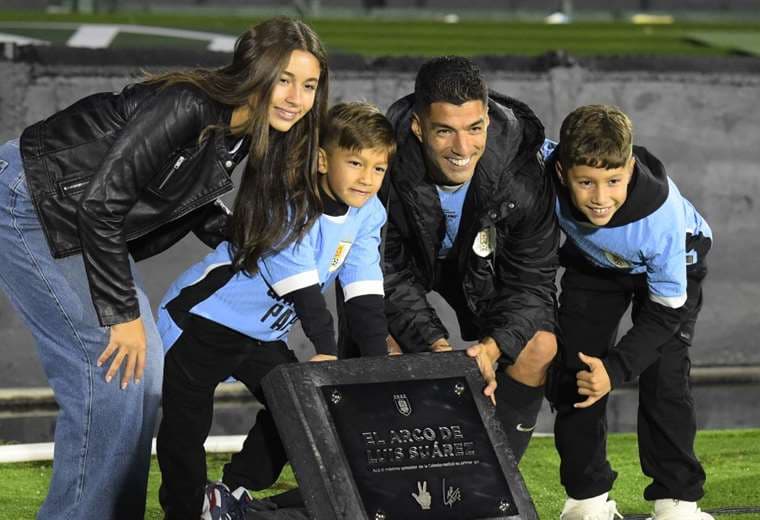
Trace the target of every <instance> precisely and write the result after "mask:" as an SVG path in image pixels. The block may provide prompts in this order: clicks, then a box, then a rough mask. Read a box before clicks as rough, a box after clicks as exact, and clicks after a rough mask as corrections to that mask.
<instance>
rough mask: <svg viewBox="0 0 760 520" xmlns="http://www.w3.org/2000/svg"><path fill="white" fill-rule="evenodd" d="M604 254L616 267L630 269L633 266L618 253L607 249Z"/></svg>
mask: <svg viewBox="0 0 760 520" xmlns="http://www.w3.org/2000/svg"><path fill="white" fill-rule="evenodd" d="M604 256H605V258H607V260H609V261H610V262H611V263H612V265H614V266H615V267H619V268H620V269H630V268H631V267H633V266H632V265H631V264H629V263H628V262H626V261H625V259H623V258H622V257H620V256H618V255H616V254H615V253H611V252H609V251H605V252H604Z"/></svg>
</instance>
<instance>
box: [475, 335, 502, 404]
mask: <svg viewBox="0 0 760 520" xmlns="http://www.w3.org/2000/svg"><path fill="white" fill-rule="evenodd" d="M467 355H468V356H470V357H471V358H475V361H477V363H478V368H479V369H480V373H481V374H482V375H483V379H484V380H485V382H486V387H485V388H484V389H483V395H485V396H486V397H488V398H489V399H491V402H492V403H493V404H494V406H496V394H495V392H496V371H495V370H494V364H495V363H496V361H498V359H499V358H500V357H501V350H500V349H499V345H497V344H496V341H494V339H493V338H488V337H486V338H483V339H482V340H480V343H475V344H474V345H472V346H470V347H469V348H468V349H467Z"/></svg>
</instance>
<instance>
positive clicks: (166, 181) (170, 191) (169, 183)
mask: <svg viewBox="0 0 760 520" xmlns="http://www.w3.org/2000/svg"><path fill="white" fill-rule="evenodd" d="M202 155H203V154H199V153H198V148H197V147H192V148H185V149H183V150H180V151H179V152H178V153H176V154H175V155H174V156H173V157H172V159H171V160H170V161H168V162H167V164H166V166H165V167H164V169H163V170H162V171H161V173H160V174H159V175H157V176H156V177H155V178H154V179H153V180H152V181H151V182H150V184H148V191H150V192H151V193H153V194H154V195H156V196H158V197H160V198H162V199H167V198H173V197H174V196H175V195H176V194H177V193H178V192H182V191H183V190H182V188H183V184H184V183H185V180H184V179H183V177H184V176H185V174H186V173H187V172H188V171H190V170H191V169H192V165H193V163H195V162H197V159H198V158H199V157H201V156H202Z"/></svg>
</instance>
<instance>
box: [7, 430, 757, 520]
mask: <svg viewBox="0 0 760 520" xmlns="http://www.w3.org/2000/svg"><path fill="white" fill-rule="evenodd" d="M609 453H610V460H611V462H612V465H613V467H614V468H615V469H616V470H617V471H618V472H619V474H620V476H619V477H618V480H617V482H616V485H615V489H614V490H613V494H612V498H614V499H615V500H617V502H618V506H619V509H620V511H621V512H622V513H624V514H628V515H632V514H637V513H638V514H641V513H647V512H649V507H650V506H649V504H648V503H647V502H645V501H644V499H643V498H642V497H641V492H642V490H643V489H644V487H645V486H646V484H647V479H645V477H644V476H643V475H641V470H640V469H639V463H638V456H637V452H636V437H635V436H634V435H630V434H616V435H611V436H610V441H609ZM697 454H698V455H699V457H700V459H701V460H702V462H703V464H704V466H705V470H706V472H707V485H706V495H705V498H704V500H703V501H702V502H701V506H702V508H703V509H706V510H710V509H716V508H727V507H741V506H744V507H748V506H755V507H760V484H758V481H759V480H760V430H732V431H704V432H700V433H699V435H698V437H697ZM208 462H209V476H210V477H212V478H218V477H219V476H220V475H221V468H222V465H223V463H224V462H225V457H223V456H221V455H210V456H209V458H208ZM558 464H559V461H558V458H557V455H556V452H555V450H554V444H553V439H550V438H537V439H534V440H533V442H532V443H531V446H530V448H529V449H528V452H527V453H526V455H525V458H524V459H523V461H522V464H521V465H520V468H521V471H522V473H523V476H524V477H525V481H526V483H527V485H528V489H529V491H530V493H531V495H532V497H533V501H534V502H535V504H536V507H537V509H538V513H539V516H540V518H542V519H556V518H559V513H560V509H561V507H562V503H563V501H564V493H563V491H562V489H561V487H560V485H559V482H558V476H557V468H558ZM49 478H50V464H49V463H24V464H8V465H4V466H0V518H8V519H14V520H15V519H26V518H33V517H34V513H35V511H36V509H37V508H38V507H39V504H40V503H41V502H42V499H43V497H44V494H45V490H46V488H47V482H48V479H49ZM159 480H160V474H159V472H158V466H157V464H156V463H155V460H154V463H153V466H152V468H151V475H150V484H149V487H150V490H149V500H148V513H147V514H146V516H145V518H146V519H150V520H159V519H160V518H161V511H160V508H159V506H158V500H157V495H158V483H159ZM294 485H295V482H294V479H293V475H292V472H291V471H290V470H289V469H288V470H287V471H286V472H285V474H284V475H283V476H282V478H281V479H280V481H279V482H278V483H277V484H276V485H275V487H273V488H271V489H270V490H267V491H266V492H263V493H262V494H261V496H264V495H270V494H273V493H276V492H279V491H282V490H285V489H289V488H290V487H293V486H294ZM717 518H718V519H720V520H751V519H752V520H758V519H760V514H757V513H751V514H726V515H724V514H721V515H718V516H717Z"/></svg>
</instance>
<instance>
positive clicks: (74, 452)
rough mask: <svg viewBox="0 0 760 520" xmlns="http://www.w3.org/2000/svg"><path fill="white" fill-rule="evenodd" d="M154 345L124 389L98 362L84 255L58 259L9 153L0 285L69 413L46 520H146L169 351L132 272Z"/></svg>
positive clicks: (0, 163) (100, 345) (99, 341)
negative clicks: (154, 436) (141, 368)
mask: <svg viewBox="0 0 760 520" xmlns="http://www.w3.org/2000/svg"><path fill="white" fill-rule="evenodd" d="M132 268H133V269H132V270H133V275H134V276H135V285H136V290H137V294H138V299H139V301H140V314H141V315H142V317H143V321H144V323H145V332H146V335H147V341H148V352H147V362H146V368H145V375H144V377H143V379H142V381H141V382H140V383H139V384H134V383H130V385H129V387H128V388H127V389H126V390H121V388H120V378H118V377H117V378H114V380H112V381H111V383H110V384H109V383H106V382H105V373H106V371H107V369H108V367H109V366H110V360H109V362H107V363H106V364H104V365H103V367H101V368H98V367H97V366H96V364H95V363H96V361H97V359H98V357H99V356H100V354H101V353H102V351H103V350H104V348H105V346H106V344H107V343H108V338H109V329H108V328H107V327H101V326H100V325H99V323H98V319H97V316H96V314H95V308H94V306H93V304H92V300H91V297H90V290H89V284H88V281H87V276H86V275H85V269H84V263H83V262H82V257H81V255H74V256H69V257H66V258H61V259H54V258H53V257H52V256H51V254H50V250H49V248H48V245H47V241H46V240H45V236H44V233H43V231H42V227H41V225H40V222H39V219H38V217H37V213H36V210H35V209H34V205H33V203H32V200H31V197H30V196H29V193H28V189H27V185H26V179H25V176H24V170H23V165H22V162H21V156H20V152H19V145H18V141H9V142H8V143H6V144H4V145H0V287H2V289H3V290H4V291H5V294H7V295H8V297H9V299H10V300H11V303H12V304H13V306H14V307H15V308H16V310H17V311H18V312H19V314H20V315H21V316H22V317H23V319H24V321H25V323H26V324H27V326H28V327H29V328H30V329H31V331H32V334H33V335H34V337H35V339H36V340H37V351H38V354H39V357H40V361H41V362H42V366H43V368H44V370H45V374H46V375H47V378H48V382H49V384H50V386H51V387H52V389H53V392H54V393H55V398H56V401H57V402H58V406H59V409H60V411H59V412H58V418H57V421H56V427H55V457H54V461H53V477H52V480H51V482H50V489H49V490H48V495H47V498H46V499H45V502H44V504H43V505H42V507H41V509H40V511H39V513H38V515H37V518H38V519H40V520H47V519H72V520H73V519H76V520H86V519H93V520H95V519H97V520H101V519H103V520H104V519H129V520H135V519H140V518H143V515H144V512H145V497H146V490H147V483H148V469H149V466H150V447H151V439H152V434H153V429H154V423H155V415H156V411H157V409H158V405H159V401H160V397H161V375H162V373H163V349H162V347H161V339H160V337H159V335H158V331H157V329H156V325H155V322H154V320H153V317H152V314H151V310H150V304H149V302H148V298H147V296H146V294H145V291H144V289H143V287H142V283H141V282H140V280H139V278H138V276H137V273H136V271H135V269H134V264H133V265H132Z"/></svg>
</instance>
